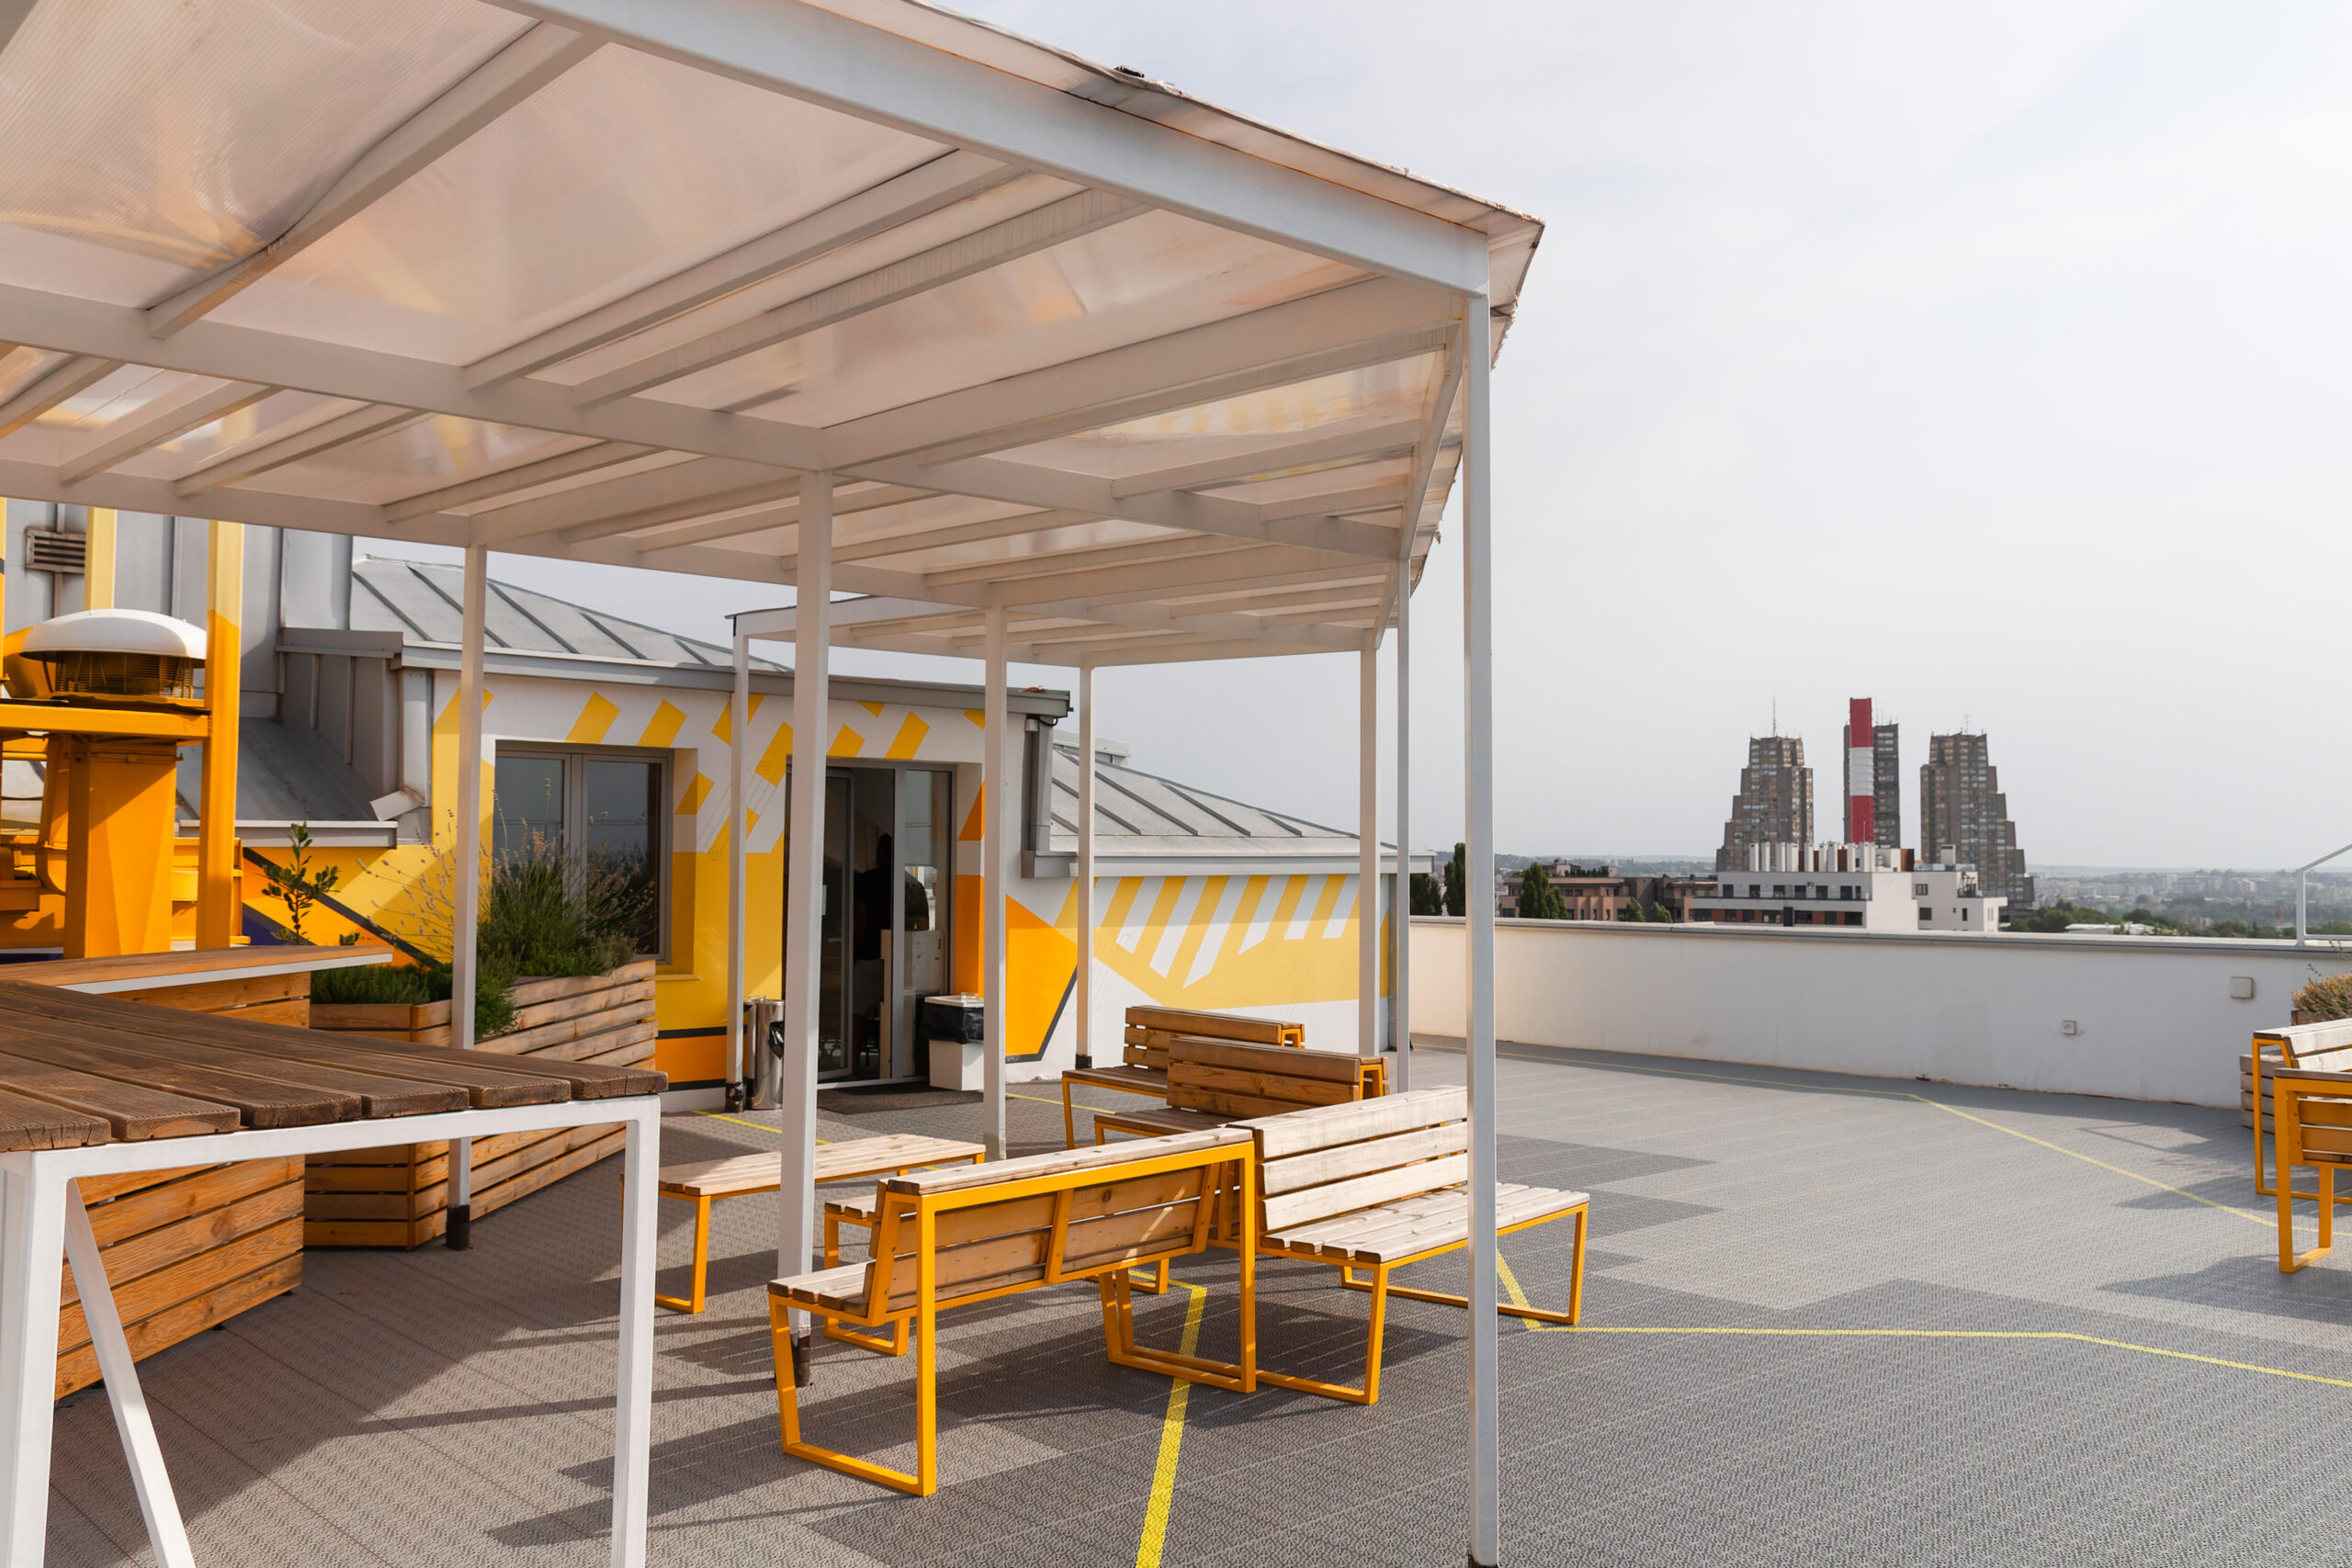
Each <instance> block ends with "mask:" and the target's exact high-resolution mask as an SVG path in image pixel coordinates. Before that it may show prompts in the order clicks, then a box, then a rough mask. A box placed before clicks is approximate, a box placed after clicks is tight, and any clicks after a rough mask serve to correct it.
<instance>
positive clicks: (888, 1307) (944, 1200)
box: [768, 1128, 1257, 1497]
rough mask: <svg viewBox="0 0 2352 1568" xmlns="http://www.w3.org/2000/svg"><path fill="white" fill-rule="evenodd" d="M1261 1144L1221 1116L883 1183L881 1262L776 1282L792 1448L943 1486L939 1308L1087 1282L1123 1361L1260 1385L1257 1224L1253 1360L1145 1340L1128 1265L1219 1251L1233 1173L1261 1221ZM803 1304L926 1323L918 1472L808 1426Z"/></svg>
mask: <svg viewBox="0 0 2352 1568" xmlns="http://www.w3.org/2000/svg"><path fill="white" fill-rule="evenodd" d="M1252 1150H1253V1145H1252V1143H1251V1141H1250V1134H1248V1133H1246V1132H1242V1131H1239V1130H1238V1129H1233V1130H1228V1129H1224V1128H1219V1129H1216V1130H1213V1131H1209V1132H1204V1133H1194V1134H1186V1135H1184V1136H1182V1137H1172V1138H1153V1139H1148V1140H1145V1141H1143V1142H1139V1143H1122V1144H1114V1145H1109V1146H1107V1147H1096V1148H1086V1149H1076V1150H1068V1149H1066V1150H1062V1151H1060V1152H1058V1153H1054V1154H1045V1155H1032V1156H1026V1157H1024V1158H1021V1159H1010V1160H1000V1161H998V1162H997V1163H995V1164H993V1165H985V1166H978V1167H974V1168H970V1169H966V1170H950V1171H938V1172H932V1173H927V1174H924V1175H919V1176H900V1177H894V1178H891V1179H887V1180H885V1181H883V1182H882V1183H881V1184H880V1186H879V1188H878V1190H877V1192H876V1211H875V1214H874V1231H873V1247H872V1256H871V1257H870V1258H868V1259H867V1260H866V1261H865V1262H863V1263H853V1264H849V1265H846V1266H842V1267H835V1268H831V1269H820V1270H818V1271H816V1272H814V1273H809V1274H802V1275H797V1276H796V1277H794V1278H792V1279H788V1280H775V1281H774V1282H773V1283H771V1284H770V1285H769V1286H768V1318H769V1326H770V1331H771V1334H772V1336H773V1339H774V1345H775V1364H776V1369H777V1372H778V1377H777V1380H776V1403H777V1408H778V1415H779V1416H780V1418H781V1420H782V1423H783V1427H784V1451H785V1452H786V1453H787V1454H791V1455H793V1456H795V1457H796V1458H799V1459H805V1460H809V1461H812V1462H814V1463H817V1464H821V1465H824V1466H826V1467H828V1468H830V1469H832V1470H838V1471H840V1472H842V1473H843V1474H845V1475H854V1476H857V1477H859V1478H861V1479H863V1480H866V1481H872V1482H877V1483H880V1484H882V1485H885V1486H890V1487H895V1488H897V1489H898V1490H899V1491H901V1492H910V1493H913V1494H915V1495H918V1496H924V1497H928V1496H930V1495H932V1494H933V1493H934V1492H936V1491H937V1490H938V1489H939V1456H938V1425H939V1411H938V1404H939V1400H938V1386H937V1385H938V1350H939V1337H938V1333H937V1326H938V1316H939V1314H940V1313H941V1312H943V1311H945V1310H947V1309H950V1308H953V1307H959V1306H969V1305H972V1304H974V1303H979V1302H987V1301H994V1300H996V1299H998V1298H999V1297H1002V1296H1009V1295H1013V1294H1016V1293H1018V1292H1023V1291H1034V1290H1038V1289H1042V1288H1043V1287H1045V1286H1047V1285H1058V1284H1066V1283H1071V1282H1075V1281H1079V1280H1093V1281H1094V1282H1095V1286H1096V1289H1097V1290H1098V1292H1100V1293H1101V1297H1102V1303H1103V1338H1104V1342H1105V1347H1106V1349H1107V1350H1108V1353H1109V1356H1110V1359H1111V1360H1112V1361H1114V1363H1116V1364H1118V1365H1120V1366H1125V1367H1135V1368H1137V1369H1139V1370H1141V1371H1149V1372H1157V1373H1159V1374H1160V1375H1162V1376H1166V1377H1177V1378H1182V1379H1184V1380H1185V1381H1187V1382H1199V1383H1207V1384H1209V1385H1211V1386H1212V1387H1216V1388H1225V1389H1231V1390H1233V1391H1234V1392H1236V1393H1250V1392H1251V1391H1252V1390H1254V1389H1255V1388H1256V1387H1257V1337H1256V1322H1257V1314H1256V1270H1255V1269H1254V1267H1253V1266H1252V1263H1251V1253H1250V1248H1249V1246H1248V1243H1249V1241H1250V1239H1251V1235H1250V1234H1245V1235H1243V1236H1242V1238H1241V1242H1242V1247H1243V1250H1242V1266H1241V1280H1240V1293H1241V1301H1240V1325H1241V1329H1240V1339H1241V1344H1240V1351H1239V1355H1240V1359H1238V1361H1231V1362H1226V1361H1214V1360H1207V1359H1203V1358H1200V1357H1197V1356H1191V1355H1180V1354H1178V1353H1177V1352H1174V1351H1170V1350H1158V1349H1150V1348H1143V1347H1139V1346H1137V1345H1136V1340H1135V1319H1134V1314H1133V1311H1132V1307H1131V1300H1130V1296H1129V1291H1128V1281H1127V1270H1128V1269H1131V1268H1134V1267H1136V1266H1138V1265H1148V1264H1157V1263H1162V1262H1164V1261H1166V1260H1167V1259H1169V1258H1182V1257H1185V1256H1188V1255H1189V1254H1192V1253H1196V1252H1201V1251H1204V1250H1205V1249H1206V1248H1207V1247H1208V1246H1209V1245H1210V1225H1211V1220H1212V1217H1213V1213H1214V1211H1215V1210H1216V1207H1217V1203H1216V1200H1217V1198H1218V1196H1219V1194H1220V1193H1222V1192H1224V1191H1226V1190H1227V1189H1228V1188H1229V1187H1238V1190H1240V1192H1241V1193H1242V1194H1243V1201H1242V1206H1241V1222H1242V1225H1243V1228H1244V1231H1245V1232H1248V1230H1249V1223H1250V1213H1252V1212H1254V1211H1253V1206H1252V1203H1251V1197H1252V1195H1253V1194H1254V1191H1255V1189H1254V1187H1253V1186H1252V1178H1251V1175H1250V1164H1251V1156H1252ZM1252 1234H1253V1233H1252ZM795 1310H798V1311H801V1312H807V1313H810V1314H814V1315H816V1316H818V1317H820V1318H823V1319H826V1320H827V1321H828V1322H834V1323H842V1324H849V1325H857V1326H859V1327H864V1328H869V1329H872V1328H879V1327H882V1326H884V1325H911V1327H912V1329H913V1337H914V1341H915V1470H914V1472H913V1473H912V1474H909V1473H908V1472H905V1471H899V1470H892V1469H890V1468H888V1466H886V1465H880V1464H876V1463H875V1462H874V1461H871V1460H865V1459H860V1458H857V1457H856V1456H854V1455H852V1454H845V1453H842V1452H839V1451H837V1450H832V1449H828V1448H822V1447H820V1446H819V1445H817V1444H815V1443H812V1442H809V1441H807V1440H806V1439H805V1438H803V1437H802V1436H801V1431H800V1409H799V1401H798V1394H797V1390H796V1389H795V1388H794V1387H793V1380H792V1373H791V1367H792V1359H791V1344H790V1316H789V1314H790V1313H791V1312H793V1311H795ZM900 1342H901V1343H903V1339H901V1340H900Z"/></svg>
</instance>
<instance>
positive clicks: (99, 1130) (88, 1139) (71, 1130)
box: [0, 1090, 114, 1150]
mask: <svg viewBox="0 0 2352 1568" xmlns="http://www.w3.org/2000/svg"><path fill="white" fill-rule="evenodd" d="M113 1137H114V1130H113V1129H112V1128H111V1127H109V1126H108V1125H107V1120H106V1118H105V1117H103V1116H92V1115H90V1114H88V1113H87V1112H85V1111H72V1110H68V1109H67V1108H66V1107H64V1106H62V1105H54V1104H51V1102H50V1101H48V1100H35V1099H33V1098H32V1097H31V1096H29V1095H22V1094H11V1093H8V1092H6V1091H5V1090H0V1149H10V1150H16V1149H78V1148H81V1147H84V1146H85V1145H89V1144H104V1143H108V1142H111V1141H112V1139H113Z"/></svg>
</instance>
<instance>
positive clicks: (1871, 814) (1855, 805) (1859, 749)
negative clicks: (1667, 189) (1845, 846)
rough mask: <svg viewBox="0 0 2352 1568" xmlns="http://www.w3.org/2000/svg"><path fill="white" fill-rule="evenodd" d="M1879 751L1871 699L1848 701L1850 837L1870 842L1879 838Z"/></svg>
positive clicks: (1847, 807)
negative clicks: (1874, 740) (1872, 727)
mask: <svg viewBox="0 0 2352 1568" xmlns="http://www.w3.org/2000/svg"><path fill="white" fill-rule="evenodd" d="M1876 758H1877V751H1876V750H1875V749H1874V748H1873V745H1872V730H1871V700H1870V698H1868V697H1849V698H1848V699H1847V702H1846V841H1847V842H1848V843H1849V844H1867V843H1871V842H1873V841H1874V840H1876V839H1877V838H1878V788H1877V775H1878V770H1877V763H1876Z"/></svg>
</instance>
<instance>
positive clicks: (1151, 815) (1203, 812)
mask: <svg viewBox="0 0 2352 1568" xmlns="http://www.w3.org/2000/svg"><path fill="white" fill-rule="evenodd" d="M1097 758H1098V760H1097V761H1096V763H1095V769H1094V852H1095V857H1096V859H1097V861H1098V862H1101V861H1106V860H1107V861H1109V862H1112V863H1114V865H1113V869H1114V870H1116V869H1118V868H1117V866H1116V864H1115V863H1117V862H1119V861H1121V860H1124V859H1125V858H1127V857H1129V856H1137V857H1148V858H1150V859H1151V860H1153V861H1156V862H1165V861H1169V860H1175V861H1179V862H1199V863H1204V867H1205V865H1206V863H1231V864H1233V865H1235V866H1238V867H1247V868H1254V869H1261V870H1265V871H1270V872H1271V871H1279V870H1289V869H1302V868H1304V867H1305V866H1306V864H1308V863H1313V864H1314V865H1316V866H1317V867H1318V868H1321V869H1327V870H1332V871H1340V870H1348V871H1352V870H1353V869H1355V863H1356V836H1355V835H1354V834H1353V833H1351V832H1348V831H1346V830H1344V829H1339V828H1327V827H1324V826H1323V825H1322V824H1320V823H1317V822H1309V821H1307V820H1306V818H1300V817H1291V816H1286V815H1284V814H1283V813H1282V812H1278V811H1269V810H1266V809H1265V808H1263V807H1256V806H1245V805H1243V804H1242V803H1241V802H1239V801H1238V800H1232V799H1228V798H1227V797H1226V796H1224V795H1213V794H1211V793H1210V792H1209V791H1207V790H1204V789H1196V788H1194V787H1193V786H1192V785H1190V784H1178V783H1176V782H1175V781H1174V780H1172V779H1164V778H1161V777H1160V776H1159V774H1157V773H1145V772H1143V771H1142V770H1141V769H1139V768H1133V767H1129V766H1128V765H1127V764H1126V763H1125V761H1114V760H1113V758H1114V753H1113V752H1111V751H1109V750H1103V749H1099V748H1098V751H1097ZM1078 773H1079V750H1078V748H1077V747H1075V746H1068V745H1063V744H1061V743H1059V742H1057V743H1056V744H1055V746H1054V797H1053V827H1054V832H1053V848H1054V849H1055V850H1056V851H1058V852H1075V851H1076V850H1077V848H1078V783H1079V779H1078ZM1383 850H1384V856H1383V858H1384V859H1386V858H1388V856H1389V854H1390V853H1391V852H1390V851H1389V848H1388V846H1385V845H1384V846H1383Z"/></svg>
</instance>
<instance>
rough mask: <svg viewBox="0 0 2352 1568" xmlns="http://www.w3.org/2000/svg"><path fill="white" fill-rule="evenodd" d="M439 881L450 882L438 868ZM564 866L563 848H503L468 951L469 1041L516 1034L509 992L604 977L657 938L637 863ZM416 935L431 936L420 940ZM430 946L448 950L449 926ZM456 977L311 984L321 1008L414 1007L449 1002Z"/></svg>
mask: <svg viewBox="0 0 2352 1568" xmlns="http://www.w3.org/2000/svg"><path fill="white" fill-rule="evenodd" d="M444 858H446V857H438V856H436V857H435V859H436V869H437V870H439V871H440V875H439V878H438V881H439V882H448V881H450V880H451V878H450V877H449V876H448V875H447V871H446V868H441V867H439V864H438V863H439V862H440V861H441V860H442V859H444ZM567 862H568V857H567V856H566V855H565V853H564V852H563V846H562V844H561V842H560V840H551V839H548V838H547V837H545V836H543V835H539V834H534V835H532V837H531V838H530V839H529V840H527V841H526V842H524V843H522V844H520V845H516V846H515V847H513V848H510V849H508V850H507V851H506V852H505V853H503V855H502V856H501V857H500V858H499V860H498V861H497V863H495V865H494V866H493V867H492V871H491V875H490V886H488V887H487V888H486V889H484V897H483V898H482V911H481V921H480V924H479V928H478V940H477V942H476V943H475V946H474V952H475V953H476V954H477V957H478V962H477V964H476V965H475V975H474V1038H475V1039H477V1040H487V1039H489V1038H491V1037H492V1035H496V1034H503V1033H504V1032H506V1031H508V1030H510V1029H512V1028H514V1027H515V1006H514V1004H513V1003H512V1002H510V1001H508V1000H507V999H506V988H507V987H509V986H511V985H513V984H514V983H515V980H517V979H518V978H520V977H522V976H539V977H573V976H584V975H602V974H604V973H605V972H606V971H608V970H612V969H616V968H618V967H619V966H620V965H622V964H627V963H628V962H629V961H630V960H631V959H632V958H635V957H636V956H637V954H638V953H639V951H640V947H641V946H642V945H650V942H647V941H646V933H648V932H650V931H652V930H655V929H657V928H656V926H655V923H654V922H655V919H656V918H657V914H658V911H657V910H656V909H655V908H654V895H653V882H652V879H651V878H650V877H648V876H646V875H645V874H644V868H643V866H642V865H641V864H638V863H631V862H628V861H625V860H622V859H620V858H618V857H601V856H600V857H591V858H590V859H589V861H588V863H587V865H586V867H585V869H584V871H581V870H575V869H574V868H573V867H572V866H571V865H570V864H569V863H567ZM451 901H452V900H450V899H449V898H448V897H447V893H446V891H444V890H443V889H441V888H440V887H439V886H438V884H437V883H436V884H435V885H434V886H428V887H426V888H425V889H424V897H423V898H422V899H420V902H421V903H423V904H424V906H425V907H426V908H428V910H435V911H437V910H438V909H439V908H440V907H441V906H442V905H443V904H445V903H447V902H451ZM419 934H420V935H427V934H430V933H427V932H424V931H420V932H419ZM439 934H440V936H441V941H440V942H438V943H437V945H438V946H439V947H441V948H442V949H443V950H444V951H446V950H447V947H448V945H449V943H448V937H447V926H446V923H445V924H442V925H441V929H440V931H439ZM454 986H455V977H454V976H452V974H451V973H450V968H449V965H448V964H447V963H445V962H443V961H441V960H440V959H437V958H427V959H426V960H425V961H424V962H423V963H420V964H379V965H375V966H371V967H367V968H357V969H329V970H323V971H322V972H320V973H319V974H318V975H316V976H312V978H311V999H312V1000H314V1001H320V1002H330V1003H332V1002H395V1003H401V1002H405V1003H409V1004H419V1003H424V1002H440V1001H447V1000H448V999H449V993H450V991H451V990H452V989H453V987H454Z"/></svg>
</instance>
